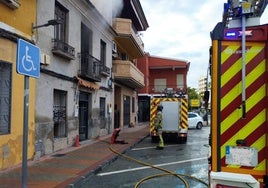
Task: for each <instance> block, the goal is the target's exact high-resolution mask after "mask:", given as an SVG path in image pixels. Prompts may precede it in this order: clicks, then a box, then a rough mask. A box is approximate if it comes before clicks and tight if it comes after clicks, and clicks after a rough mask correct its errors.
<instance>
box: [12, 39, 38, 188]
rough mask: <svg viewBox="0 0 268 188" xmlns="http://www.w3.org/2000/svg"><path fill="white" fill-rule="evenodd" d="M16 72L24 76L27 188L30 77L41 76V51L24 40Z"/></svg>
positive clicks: (24, 173)
mask: <svg viewBox="0 0 268 188" xmlns="http://www.w3.org/2000/svg"><path fill="white" fill-rule="evenodd" d="M16 65H17V66H16V70H17V72H18V73H19V74H22V75H25V76H24V112H23V151H22V152H23V153H22V155H23V156H22V187H23V188H26V187H27V152H28V114H29V77H30V76H31V77H35V78H39V76H40V49H39V48H38V47H37V46H35V45H33V44H31V43H29V42H27V41H24V40H22V39H19V40H18V45H17V64H16Z"/></svg>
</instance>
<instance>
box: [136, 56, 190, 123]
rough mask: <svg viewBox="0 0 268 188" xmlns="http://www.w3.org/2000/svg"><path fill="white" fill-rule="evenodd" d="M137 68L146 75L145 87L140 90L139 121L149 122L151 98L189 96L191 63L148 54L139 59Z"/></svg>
mask: <svg viewBox="0 0 268 188" xmlns="http://www.w3.org/2000/svg"><path fill="white" fill-rule="evenodd" d="M137 67H138V68H139V69H140V70H141V72H142V73H143V74H144V83H145V86H144V87H143V88H142V89H140V90H138V101H139V105H138V106H139V112H138V120H139V121H142V122H144V121H149V118H150V117H149V116H150V113H149V112H150V98H151V97H164V96H169V95H172V96H175V97H181V96H182V95H183V96H186V95H187V93H186V92H187V73H188V70H189V67H190V62H189V61H187V60H180V59H171V58H164V57H157V56H150V54H148V53H147V54H146V55H145V56H144V57H142V58H139V59H138V61H137Z"/></svg>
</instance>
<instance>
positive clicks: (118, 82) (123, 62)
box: [113, 0, 148, 128]
mask: <svg viewBox="0 0 268 188" xmlns="http://www.w3.org/2000/svg"><path fill="white" fill-rule="evenodd" d="M122 2H123V6H122V11H120V12H119V13H118V14H117V15H114V20H113V28H114V30H115V31H116V33H117V35H116V36H115V39H114V48H113V78H114V96H115V98H114V113H115V114H114V115H115V116H114V127H115V128H118V127H120V128H123V127H124V126H133V125H134V124H136V123H137V122H138V117H137V114H138V95H137V90H138V89H140V88H143V87H144V86H145V85H144V78H143V77H144V75H143V73H142V72H141V71H140V70H139V69H138V67H137V58H140V57H142V56H143V55H144V44H143V42H142V40H141V38H140V37H139V32H141V31H145V30H146V29H147V28H148V23H147V20H146V17H145V15H144V13H143V10H142V7H141V4H140V2H139V1H138V0H137V1H135V0H124V1H122ZM114 12H116V11H114Z"/></svg>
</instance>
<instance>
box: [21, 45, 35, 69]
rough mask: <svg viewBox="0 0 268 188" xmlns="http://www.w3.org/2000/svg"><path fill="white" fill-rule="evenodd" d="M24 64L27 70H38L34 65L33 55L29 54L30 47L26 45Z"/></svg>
mask: <svg viewBox="0 0 268 188" xmlns="http://www.w3.org/2000/svg"><path fill="white" fill-rule="evenodd" d="M21 61H22V62H21V63H22V66H23V68H24V70H25V71H27V72H30V71H33V70H37V69H36V68H35V67H34V62H33V60H32V57H31V56H30V55H29V47H28V46H25V55H24V56H23V57H22V60H21Z"/></svg>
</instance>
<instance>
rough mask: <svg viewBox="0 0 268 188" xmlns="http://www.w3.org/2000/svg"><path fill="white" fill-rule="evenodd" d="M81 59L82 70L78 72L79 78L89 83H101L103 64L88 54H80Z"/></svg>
mask: <svg viewBox="0 0 268 188" xmlns="http://www.w3.org/2000/svg"><path fill="white" fill-rule="evenodd" d="M79 58H80V70H79V72H78V75H79V77H81V78H84V79H86V80H89V81H95V82H100V81H101V76H100V67H101V66H100V65H101V62H100V61H99V60H98V59H96V58H95V57H93V56H92V55H89V54H88V53H81V54H79Z"/></svg>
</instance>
